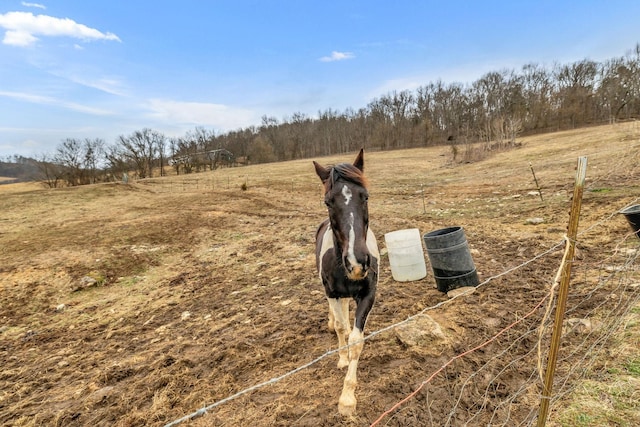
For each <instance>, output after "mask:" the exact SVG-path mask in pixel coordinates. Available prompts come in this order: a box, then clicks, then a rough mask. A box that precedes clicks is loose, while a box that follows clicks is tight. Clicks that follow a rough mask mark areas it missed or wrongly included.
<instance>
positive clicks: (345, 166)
mask: <svg viewBox="0 0 640 427" xmlns="http://www.w3.org/2000/svg"><path fill="white" fill-rule="evenodd" d="M338 179H343V180H345V181H348V182H352V183H354V184H357V185H360V186H362V187H364V188H367V185H368V184H369V183H368V181H367V178H366V177H365V176H364V173H362V171H361V170H360V169H358V168H357V167H355V166H353V165H352V164H350V163H340V164H337V165H334V166H332V167H331V171H330V172H329V179H327V182H326V183H325V186H326V190H327V191H328V190H330V189H331V188H332V187H333V184H334V183H335V182H336V181H337V180H338Z"/></svg>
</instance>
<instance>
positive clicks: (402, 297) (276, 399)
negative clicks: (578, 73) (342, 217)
mask: <svg viewBox="0 0 640 427" xmlns="http://www.w3.org/2000/svg"><path fill="white" fill-rule="evenodd" d="M639 146H640V129H639V128H638V125H636V124H625V125H612V126H603V127H598V128H592V129H583V130H577V131H572V132H562V133H557V134H553V135H541V136H535V137H528V138H523V139H522V146H521V147H519V148H516V149H512V150H509V151H504V152H493V153H489V155H488V157H487V158H486V159H482V160H479V161H477V162H474V163H471V164H456V163H453V162H452V158H451V150H450V149H449V148H448V147H436V148H428V149H415V150H402V151H394V152H384V153H368V152H365V171H366V173H367V175H368V177H369V180H370V182H371V185H370V194H371V198H370V217H371V227H372V228H373V230H374V231H375V233H376V235H377V236H378V242H379V246H380V247H381V248H384V237H383V235H384V233H387V232H389V231H393V230H398V229H404V228H419V229H420V231H421V232H422V233H425V232H428V231H432V230H435V229H438V228H443V227H449V226H454V225H455V226H463V227H464V229H465V233H466V237H467V240H468V241H469V244H470V246H471V248H472V250H473V258H474V262H475V264H476V267H477V269H478V273H479V276H480V279H481V281H482V280H484V279H486V278H488V277H490V276H493V275H496V274H498V273H501V272H503V271H505V270H507V269H508V268H510V267H513V266H516V265H518V264H520V263H522V262H524V261H526V260H528V259H531V258H533V257H534V256H535V255H536V254H539V253H541V252H544V251H546V250H548V249H549V248H551V247H553V246H554V245H556V244H557V243H558V242H559V241H561V239H562V236H563V233H564V232H565V230H566V227H567V221H568V212H569V207H570V199H571V195H572V192H573V181H574V177H575V164H576V159H577V157H578V156H581V155H585V156H588V160H589V166H588V172H587V186H586V191H585V193H584V201H583V214H582V217H581V222H580V227H581V229H582V228H585V227H588V226H589V225H590V224H592V223H594V222H596V221H598V220H600V219H601V218H602V217H605V216H607V215H608V214H610V213H614V212H615V211H616V209H620V208H622V207H624V206H625V205H626V204H628V203H631V202H633V201H634V200H636V198H637V197H638V196H639V195H640V191H639V190H640V186H639V185H638V178H639V177H640V159H639V157H638V154H637V153H638V147H639ZM354 157H355V153H349V154H348V155H345V156H336V157H331V158H324V159H316V160H318V161H319V162H321V163H324V164H329V163H335V162H342V161H351V160H353V158H354ZM530 165H531V166H532V167H533V168H534V169H535V173H536V176H537V179H538V181H539V183H540V186H541V187H542V192H543V196H544V201H541V200H540V198H539V196H538V195H537V194H536V192H535V188H536V187H535V184H534V182H533V177H532V173H531V168H530ZM243 183H244V184H246V185H247V190H246V191H243V190H241V188H240V187H241V184H243ZM320 191H321V189H320V183H319V180H318V179H317V177H316V176H315V174H314V171H313V167H312V165H311V161H310V160H304V161H296V162H288V163H279V164H267V165H257V166H249V167H244V168H234V169H222V170H217V171H214V172H206V173H201V174H194V175H190V176H188V177H186V178H185V177H182V176H180V177H175V176H172V177H166V178H158V179H154V180H148V181H140V182H136V183H132V184H128V185H125V184H121V183H114V184H101V185H94V186H85V187H79V188H66V189H56V190H44V189H40V188H37V187H34V186H33V185H27V184H11V185H5V186H0V366H1V367H0V424H2V425H12V426H41V425H55V426H86V425H92V426H142V425H150V426H161V425H165V424H167V423H170V422H172V421H174V420H177V419H179V418H181V417H183V416H185V415H187V414H190V413H193V412H194V411H197V410H198V409H200V408H202V407H205V406H207V405H210V404H212V403H214V402H218V401H220V400H222V399H225V398H227V397H229V396H232V395H234V394H235V393H237V392H240V391H243V390H245V389H247V388H249V387H252V386H254V385H257V384H261V383H262V382H265V381H268V380H270V379H272V378H275V377H279V376H281V375H283V374H285V373H287V372H290V371H292V370H294V369H296V368H299V367H301V366H302V365H305V364H307V363H309V362H311V361H313V360H314V359H316V358H318V357H320V356H321V355H323V354H325V353H326V352H327V351H329V350H332V349H335V348H336V345H337V340H336V337H335V333H333V332H330V331H329V330H328V329H327V326H326V323H327V304H326V300H325V298H324V294H323V292H322V286H321V284H320V282H319V280H318V278H317V276H316V271H315V264H314V255H313V248H314V241H313V239H314V232H315V228H316V226H317V224H318V223H319V222H320V221H321V220H322V219H323V218H324V217H325V215H326V212H325V209H324V206H323V205H322V198H321V194H320ZM533 217H536V218H537V217H539V218H543V220H544V222H543V223H542V224H531V223H529V222H527V219H529V218H533ZM628 228H629V227H628V225H627V224H626V222H625V221H624V219H623V218H619V220H618V221H617V222H616V221H613V222H612V225H611V226H610V227H609V229H608V232H609V233H610V235H605V236H603V235H595V236H594V235H587V236H586V237H585V241H583V242H581V250H580V252H581V256H582V257H583V258H584V259H593V258H598V257H602V256H603V255H604V254H608V253H610V252H613V251H614V250H615V247H614V246H615V244H616V242H618V241H619V239H620V236H623V235H625V234H627V233H628V232H629V229H628ZM425 256H426V254H425ZM561 257H562V253H561V251H558V253H557V254H556V255H555V256H554V257H552V258H546V259H544V260H541V261H540V262H533V263H531V264H530V265H528V266H526V267H525V268H522V269H520V270H518V271H516V272H514V273H513V274H509V275H505V276H503V277H500V278H498V279H495V280H493V281H492V283H491V286H487V287H482V288H480V289H478V290H477V291H476V292H474V293H473V294H471V295H469V296H465V297H464V298H460V299H458V300H456V303H455V304H447V305H444V306H442V307H441V308H439V309H436V310H432V311H429V312H428V314H429V315H430V316H431V317H432V318H433V319H434V320H435V321H436V322H438V323H439V325H440V326H441V328H442V331H443V333H444V335H445V337H446V339H445V340H444V341H442V342H440V343H436V344H434V345H433V346H418V347H412V346H408V345H407V344H406V343H404V342H402V340H400V339H398V335H397V334H396V333H395V330H394V329H391V330H389V331H387V332H383V333H380V334H378V335H376V336H374V337H373V338H371V339H369V340H367V342H366V344H365V348H364V351H363V354H362V357H361V359H360V366H359V370H358V380H359V384H358V388H357V390H356V397H357V398H358V408H357V414H356V415H355V416H354V417H351V418H347V419H344V418H343V417H341V416H340V415H339V414H338V411H337V399H338V397H339V394H340V390H341V387H342V381H343V378H344V374H345V372H344V371H343V370H339V369H337V368H336V366H335V365H336V363H337V359H338V356H337V354H333V355H330V356H328V357H325V358H322V359H321V360H319V361H318V362H317V363H314V364H312V365H311V366H309V367H307V368H305V369H301V370H300V371H299V372H296V373H293V374H291V375H289V376H287V377H286V378H284V379H282V380H281V381H278V382H277V383H274V384H270V385H266V386H264V387H260V388H259V389H257V390H255V391H251V392H247V393H245V394H243V395H242V396H240V397H238V398H234V399H232V400H230V401H228V402H224V403H221V404H220V405H218V406H216V407H215V408H212V409H210V410H209V411H208V413H207V414H205V415H203V416H201V417H196V418H194V419H193V420H190V421H185V422H184V423H182V424H181V425H190V426H248V425H253V426H275V425H292V426H336V425H338V426H366V425H369V424H371V423H372V422H373V421H374V420H376V419H377V418H378V417H379V416H380V415H381V414H382V413H383V412H384V411H385V410H387V409H389V408H390V407H391V406H392V405H394V404H395V403H397V402H398V401H400V400H402V399H403V398H404V397H405V396H407V395H408V394H410V393H411V392H413V391H414V390H415V389H416V388H417V387H418V386H419V385H420V383H421V382H422V381H424V380H425V379H426V378H427V377H428V376H430V375H431V374H432V373H433V372H435V371H436V370H437V369H438V368H439V367H441V366H442V365H443V364H444V363H446V362H447V361H448V360H449V359H451V358H452V357H454V356H456V355H457V354H460V353H462V352H464V351H466V350H468V349H470V348H473V347H474V346H476V345H477V344H479V343H481V342H483V341H484V340H486V339H487V338H488V337H491V336H493V335H495V334H496V333H497V332H498V331H500V330H501V329H502V328H504V327H505V326H506V325H508V324H509V323H510V322H511V320H512V319H513V316H514V313H515V315H517V313H521V314H522V313H526V312H528V311H529V310H531V308H533V307H534V306H535V304H536V303H537V302H538V301H539V300H540V298H542V297H543V296H544V294H545V292H546V289H547V288H548V286H549V285H550V283H551V281H552V280H553V277H554V276H555V273H556V270H557V268H558V266H559V263H560V258H561ZM427 267H429V264H428V263H427ZM605 297H606V295H594V297H593V299H592V307H583V309H584V310H590V309H591V308H593V307H595V306H597V304H598V303H599V301H601V300H602V299H604V298H605ZM446 300H448V297H447V296H446V295H445V294H443V293H441V292H439V291H438V290H437V289H436V288H435V283H434V279H433V274H432V273H431V272H429V274H428V275H427V277H426V278H424V279H421V280H419V281H414V282H395V281H394V280H393V279H392V277H391V270H390V267H389V265H388V260H387V258H386V257H384V256H383V260H382V269H381V274H380V283H379V291H378V296H377V301H376V305H375V307H374V309H373V311H372V313H371V316H370V319H369V322H368V324H367V331H365V334H367V333H369V332H372V331H377V330H380V329H382V328H385V327H387V326H389V325H393V324H395V323H397V322H400V321H402V320H404V319H407V318H408V317H409V316H413V315H415V314H416V313H418V312H420V311H421V310H423V309H424V308H426V307H431V306H434V305H435V304H437V303H439V302H442V301H446ZM541 316H542V309H540V310H538V312H536V315H535V316H534V317H533V318H532V319H531V322H529V323H527V324H525V325H522V328H531V327H532V325H535V324H536V322H539V321H540V318H541ZM501 340H502V341H503V342H502V344H504V342H505V341H508V337H502V338H501ZM536 340H537V337H535V336H532V337H530V338H529V339H528V340H526V341H523V349H522V351H523V352H527V351H529V350H530V348H533V347H534V346H535V343H536ZM500 345H501V343H499V342H496V343H493V344H491V345H489V346H488V347H486V348H484V349H483V350H482V351H479V352H474V353H473V354H471V355H469V357H467V358H464V359H460V360H459V361H457V362H456V363H454V364H453V365H451V366H449V367H448V368H447V369H446V370H445V371H444V372H443V373H442V374H440V375H438V376H436V377H435V378H434V380H433V381H432V382H431V383H430V384H429V386H428V387H427V388H426V389H425V390H423V391H422V392H420V393H419V394H418V395H417V396H416V397H415V399H413V400H411V401H409V402H408V403H407V404H406V405H404V406H403V407H402V409H401V410H399V411H397V412H396V413H394V414H393V415H392V416H390V417H389V418H387V419H386V420H385V421H384V422H383V423H382V425H394V426H396V425H397V426H405V425H434V426H440V425H443V423H442V420H443V419H447V417H449V414H450V411H451V408H452V406H457V407H458V411H457V412H456V414H455V415H454V417H453V418H451V419H449V421H448V422H449V424H450V425H465V423H469V425H487V422H488V420H484V419H481V418H476V421H477V423H476V421H473V422H469V421H468V419H469V414H476V411H477V409H478V407H479V406H481V404H480V403H479V401H478V400H477V399H478V393H480V392H479V391H478V390H480V391H482V393H484V391H485V389H486V385H484V384H483V381H485V382H486V381H489V379H490V377H491V376H490V375H485V376H484V377H480V378H477V383H476V384H474V388H473V390H469V392H466V393H462V394H455V393H454V391H453V389H455V388H456V387H458V386H457V385H456V384H458V383H457V382H459V381H463V380H464V379H466V378H468V377H469V375H470V374H471V373H473V372H474V370H475V369H476V368H477V367H478V366H481V365H482V364H483V363H484V361H485V360H486V359H488V358H490V357H494V356H495V354H496V353H497V352H499V349H500V347H499V346H500ZM524 347H527V348H524ZM505 357H513V356H512V354H511V355H505ZM496 369H500V367H497V368H496ZM509 369H510V370H511V371H510V372H509V373H508V375H506V376H505V378H506V379H505V380H504V382H503V384H501V385H500V386H499V387H496V388H495V389H494V390H492V392H491V393H490V396H489V397H490V399H495V401H496V402H499V400H500V399H501V398H502V397H504V396H505V395H508V394H509V393H510V390H511V389H512V387H516V386H517V387H520V386H521V385H522V383H523V381H527V379H529V375H530V372H531V366H530V365H529V364H527V363H523V364H522V366H520V365H518V364H512V365H510V368H509ZM485 377H486V378H485ZM509 378H510V380H508V379H509ZM535 380H536V379H535V378H534V379H533V380H531V379H529V381H530V382H531V384H530V385H531V387H532V393H531V398H530V399H523V400H522V401H520V402H517V404H515V405H512V406H511V409H510V410H511V411H512V413H511V414H510V417H511V419H512V420H523V419H525V418H526V417H530V414H531V411H532V408H533V410H534V411H535V408H537V405H538V403H539V401H538V400H537V396H536V393H539V389H538V387H539V383H537V382H536V381H535ZM509 381H511V382H509ZM458 385H459V384H458ZM474 390H475V391H474ZM454 396H455V397H454ZM482 405H484V407H486V408H491V407H492V403H491V401H489V402H484V403H483V404H482ZM493 406H496V405H493ZM534 413H535V412H534ZM552 415H553V414H552ZM503 423H504V425H517V423H515V424H509V423H508V422H507V421H504V422H503ZM493 425H500V424H499V423H497V424H493Z"/></svg>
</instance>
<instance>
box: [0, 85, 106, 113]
mask: <svg viewBox="0 0 640 427" xmlns="http://www.w3.org/2000/svg"><path fill="white" fill-rule="evenodd" d="M0 96H4V97H6V98H12V99H16V100H18V101H24V102H29V103H32V104H42V105H53V106H57V107H61V108H66V109H68V110H73V111H78V112H80V113H85V114H91V115H94V116H109V115H112V114H113V112H111V111H107V110H103V109H101V108H95V107H90V106H88V105H82V104H78V103H76V102H69V101H64V100H61V99H57V98H52V97H50V96H42V95H33V94H30V93H24V92H10V91H0Z"/></svg>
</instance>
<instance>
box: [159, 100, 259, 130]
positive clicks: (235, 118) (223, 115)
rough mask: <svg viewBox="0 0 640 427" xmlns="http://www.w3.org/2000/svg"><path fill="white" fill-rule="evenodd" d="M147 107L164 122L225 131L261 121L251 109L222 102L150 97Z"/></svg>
mask: <svg viewBox="0 0 640 427" xmlns="http://www.w3.org/2000/svg"><path fill="white" fill-rule="evenodd" d="M147 108H148V109H149V110H150V113H149V116H150V117H152V118H154V119H158V120H161V121H163V122H170V123H174V124H189V125H201V126H212V127H215V128H218V129H220V130H223V131H229V130H233V129H238V128H243V127H248V126H251V125H255V124H256V123H257V122H258V121H259V117H258V115H257V114H256V113H255V112H253V111H251V110H247V109H243V108H233V107H229V106H226V105H222V104H209V103H204V102H183V101H172V100H165V99H150V100H149V102H148V105H147Z"/></svg>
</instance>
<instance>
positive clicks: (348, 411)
mask: <svg viewBox="0 0 640 427" xmlns="http://www.w3.org/2000/svg"><path fill="white" fill-rule="evenodd" d="M342 400H346V399H340V403H338V412H340V415H342V416H343V417H350V416H352V415H354V414H355V413H356V400H355V399H353V402H348V403H343V402H342Z"/></svg>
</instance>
